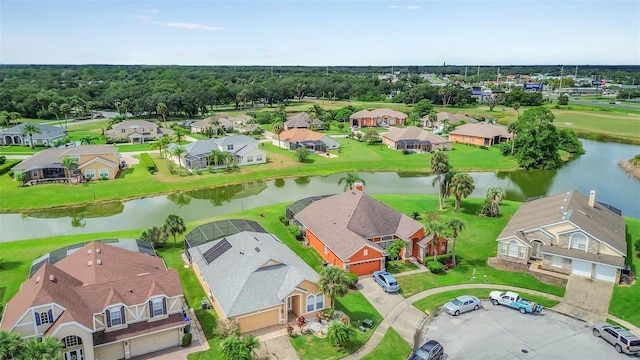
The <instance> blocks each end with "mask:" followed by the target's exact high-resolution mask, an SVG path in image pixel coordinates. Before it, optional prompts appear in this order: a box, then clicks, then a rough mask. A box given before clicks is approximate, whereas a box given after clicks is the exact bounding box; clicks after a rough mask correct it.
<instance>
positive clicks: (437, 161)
mask: <svg viewBox="0 0 640 360" xmlns="http://www.w3.org/2000/svg"><path fill="white" fill-rule="evenodd" d="M449 169H450V166H449V157H448V156H447V154H445V153H444V152H441V151H438V152H436V153H435V154H433V156H432V157H431V170H432V171H433V172H434V173H435V174H436V178H437V179H438V201H439V204H440V210H444V206H443V202H442V198H443V196H444V194H443V191H442V177H443V175H444V174H445V173H446V172H448V171H449Z"/></svg>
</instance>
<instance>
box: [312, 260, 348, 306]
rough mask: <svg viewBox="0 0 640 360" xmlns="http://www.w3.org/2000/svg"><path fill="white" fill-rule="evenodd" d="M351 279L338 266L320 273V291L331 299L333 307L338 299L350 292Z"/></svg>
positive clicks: (331, 266) (330, 266) (328, 267)
mask: <svg viewBox="0 0 640 360" xmlns="http://www.w3.org/2000/svg"><path fill="white" fill-rule="evenodd" d="M349 283H350V280H349V277H347V273H346V272H345V271H344V270H342V269H340V268H339V267H337V266H333V265H329V266H327V267H325V268H323V269H322V270H321V271H320V280H319V281H318V287H319V288H320V291H322V292H323V293H324V294H326V295H327V296H329V297H330V298H331V307H332V308H333V307H334V306H335V303H336V297H342V296H345V295H347V293H348V292H349Z"/></svg>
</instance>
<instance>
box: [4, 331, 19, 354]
mask: <svg viewBox="0 0 640 360" xmlns="http://www.w3.org/2000/svg"><path fill="white" fill-rule="evenodd" d="M21 346H22V339H21V338H20V335H19V334H18V333H15V332H10V331H6V330H2V331H0V359H2V360H5V359H13V358H14V357H15V356H16V355H17V354H18V352H19V351H20V348H21Z"/></svg>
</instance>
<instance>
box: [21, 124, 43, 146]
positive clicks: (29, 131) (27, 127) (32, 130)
mask: <svg viewBox="0 0 640 360" xmlns="http://www.w3.org/2000/svg"><path fill="white" fill-rule="evenodd" d="M33 134H42V130H40V128H39V127H38V126H36V125H35V124H34V123H30V122H28V123H25V124H24V126H23V127H22V136H27V135H29V145H30V146H31V148H32V149H33Z"/></svg>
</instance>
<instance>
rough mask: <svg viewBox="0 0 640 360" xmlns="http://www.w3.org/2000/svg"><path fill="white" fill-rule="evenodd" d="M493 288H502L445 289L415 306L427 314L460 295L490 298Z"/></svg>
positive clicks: (551, 302) (534, 298)
mask: <svg viewBox="0 0 640 360" xmlns="http://www.w3.org/2000/svg"><path fill="white" fill-rule="evenodd" d="M493 290H500V289H461V290H451V291H445V292H442V293H439V294H434V295H430V296H427V297H425V298H422V299H420V300H418V301H416V302H414V303H413V306H415V307H417V308H418V309H420V310H422V311H424V312H425V313H427V314H433V313H435V312H436V311H437V310H438V308H439V307H441V306H442V305H444V304H445V303H446V302H448V301H449V300H451V299H453V298H455V297H458V296H460V295H472V296H475V297H477V298H478V299H488V298H489V293H490V292H491V291H493ZM519 294H520V297H523V298H525V299H529V300H531V301H535V302H537V303H538V304H540V305H542V306H544V307H547V308H550V307H553V306H556V305H557V304H558V301H555V300H551V299H548V298H546V297H543V296H537V295H532V294H527V293H525V292H520V293H519Z"/></svg>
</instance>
